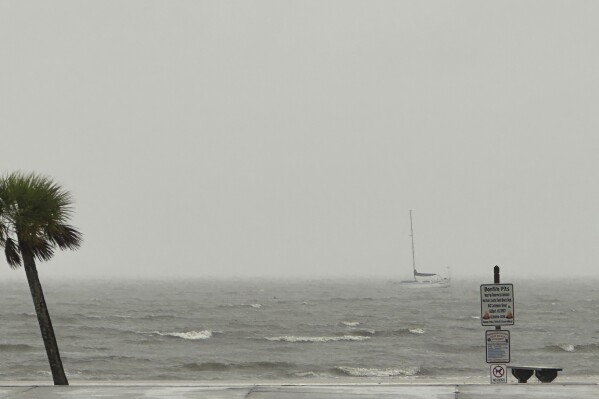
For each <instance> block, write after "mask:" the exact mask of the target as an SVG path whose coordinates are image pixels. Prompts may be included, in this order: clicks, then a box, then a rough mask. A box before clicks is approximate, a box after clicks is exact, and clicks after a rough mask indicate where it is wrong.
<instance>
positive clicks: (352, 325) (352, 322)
mask: <svg viewBox="0 0 599 399" xmlns="http://www.w3.org/2000/svg"><path fill="white" fill-rule="evenodd" d="M341 324H343V325H344V326H348V327H356V326H359V325H360V322H359V321H342V322H341Z"/></svg>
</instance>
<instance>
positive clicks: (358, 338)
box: [265, 335, 370, 342]
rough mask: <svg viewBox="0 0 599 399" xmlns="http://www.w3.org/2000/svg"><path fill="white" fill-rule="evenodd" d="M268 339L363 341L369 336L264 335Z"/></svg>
mask: <svg viewBox="0 0 599 399" xmlns="http://www.w3.org/2000/svg"><path fill="white" fill-rule="evenodd" d="M265 339H266V340H268V341H278V342H335V341H365V340H367V339H370V337H364V336H360V335H342V336H338V337H297V336H294V335H284V336H280V337H266V338H265Z"/></svg>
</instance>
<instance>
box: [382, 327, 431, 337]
mask: <svg viewBox="0 0 599 399" xmlns="http://www.w3.org/2000/svg"><path fill="white" fill-rule="evenodd" d="M419 331H422V332H419ZM424 332H425V331H424V330H423V329H421V328H400V329H399V330H376V331H375V332H374V334H373V335H375V336H377V337H398V336H402V335H410V334H422V333H424Z"/></svg>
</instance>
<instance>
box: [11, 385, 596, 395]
mask: <svg viewBox="0 0 599 399" xmlns="http://www.w3.org/2000/svg"><path fill="white" fill-rule="evenodd" d="M598 397H599V385H598V384H596V383H570V384H555V383H551V384H503V385H490V384H318V385H316V384H294V385H250V384H239V385H229V386H224V385H200V384H197V385H193V384H192V383H188V384H187V383H185V384H180V385H174V384H173V385H171V384H154V383H152V382H146V383H145V384H142V383H133V384H127V383H122V384H120V383H117V384H115V383H113V384H100V385H92V384H85V385H77V384H74V385H71V386H68V387H55V386H52V385H45V386H40V385H29V386H27V385H20V384H19V385H13V386H11V385H10V384H7V385H4V386H0V399H9V398H10V399H12V398H15V399H59V398H61V399H62V398H70V399H73V398H82V399H83V398H183V399H186V398H203V399H241V398H250V399H307V398H323V399H346V398H349V399H354V398H355V399H357V398H368V399H374V398H381V399H391V398H402V399H424V398H431V399H456V398H458V399H489V398H502V399H516V398H518V399H521V398H527V399H541V398H543V399H558V398H559V399H571V398H577V399H591V398H593V399H595V398H598Z"/></svg>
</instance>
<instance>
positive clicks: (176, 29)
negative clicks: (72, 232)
mask: <svg viewBox="0 0 599 399" xmlns="http://www.w3.org/2000/svg"><path fill="white" fill-rule="evenodd" d="M598 18H599V3H598V2H596V1H576V2H571V1H547V0H542V1H495V2H488V1H485V2H481V1H451V2H450V1H398V0H392V1H376V0H374V1H353V0H341V1H332V0H319V1H310V0H290V1H281V0H272V1H226V0H216V1H195V0H194V1H146V0H144V1H123V0H118V1H107V0H101V1H100V0H99V1H78V0H77V1H52V2H47V1H7V0H0V135H1V139H2V140H1V144H2V156H1V158H0V170H1V171H2V172H3V173H6V172H10V171H14V170H22V171H36V172H39V173H42V174H45V175H49V176H51V177H53V178H54V179H56V180H57V181H58V182H60V183H61V184H62V185H63V186H64V187H65V188H66V189H67V190H69V191H70V192H71V193H72V194H73V196H74V198H75V211H76V213H75V217H74V220H73V224H75V225H76V226H77V227H78V228H79V229H80V230H81V231H82V232H83V234H84V239H85V242H84V245H83V246H82V248H81V249H80V250H79V251H77V252H69V253H62V254H60V255H58V256H56V257H55V258H54V259H53V260H52V261H50V262H49V263H47V264H42V265H40V266H39V270H40V274H42V276H43V278H44V277H46V276H48V277H50V276H53V277H61V276H67V275H68V276H74V277H83V278H95V277H111V278H115V279H119V278H139V277H154V278H162V277H167V276H170V277H179V278H181V277H183V278H185V277H205V276H216V277H235V276H239V277H252V276H256V277H259V276H272V277H299V276H303V277H322V276H325V277H337V276H342V277H348V276H372V277H384V278H392V279H401V278H405V277H408V276H409V275H410V273H411V252H410V237H409V234H410V220H409V210H410V209H414V228H415V238H416V261H417V263H418V265H419V268H420V269H422V271H438V272H443V271H445V268H446V266H451V268H452V274H453V277H454V278H464V277H467V276H482V277H485V278H489V279H490V278H491V276H492V266H494V265H496V264H498V265H500V266H501V267H502V277H505V278H506V279H510V280H513V279H516V278H518V277H527V276H535V275H539V274H546V275H551V276H555V277H567V276H578V277H584V276H588V275H593V276H599V185H598V182H597V173H598V171H599V156H598V155H599V112H598V104H599V72H598V71H599V51H597V49H598V48H599V24H598V23H597V21H598V20H599V19H598ZM2 265H3V266H1V267H0V277H1V278H8V277H9V276H15V275H18V276H19V277H22V276H20V275H21V274H24V272H23V271H22V270H20V271H11V270H10V269H9V268H8V266H7V264H6V263H5V262H4V261H3V262H2Z"/></svg>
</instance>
